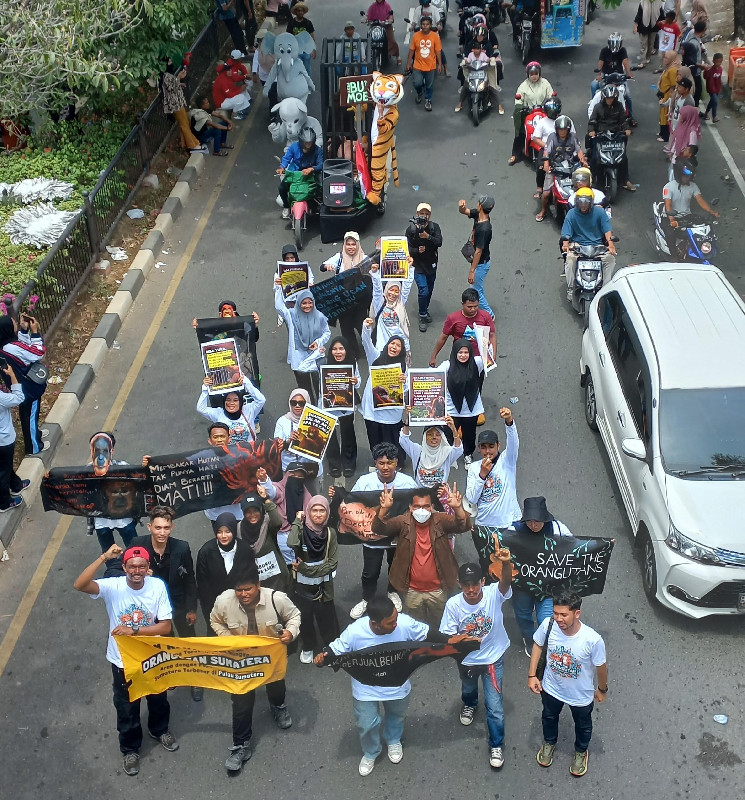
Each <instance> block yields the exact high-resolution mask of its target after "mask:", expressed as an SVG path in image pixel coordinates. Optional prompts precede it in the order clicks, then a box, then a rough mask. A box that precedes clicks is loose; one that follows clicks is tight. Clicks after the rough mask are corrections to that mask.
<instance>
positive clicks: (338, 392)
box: [318, 364, 354, 411]
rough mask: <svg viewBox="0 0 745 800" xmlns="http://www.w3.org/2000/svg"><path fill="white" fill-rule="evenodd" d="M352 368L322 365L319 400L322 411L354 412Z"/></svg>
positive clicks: (349, 365)
mask: <svg viewBox="0 0 745 800" xmlns="http://www.w3.org/2000/svg"><path fill="white" fill-rule="evenodd" d="M353 378H354V367H353V366H352V365H351V364H339V365H338V366H337V365H336V364H322V365H321V391H320V392H319V395H318V396H319V400H320V405H321V408H322V409H323V410H324V411H330V410H332V409H333V410H336V411H342V410H345V411H346V410H349V411H354V384H353V383H352V380H353Z"/></svg>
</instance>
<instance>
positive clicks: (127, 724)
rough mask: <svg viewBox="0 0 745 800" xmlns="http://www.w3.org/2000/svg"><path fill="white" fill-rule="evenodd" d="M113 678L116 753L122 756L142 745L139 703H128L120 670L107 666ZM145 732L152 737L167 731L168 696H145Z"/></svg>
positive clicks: (121, 670)
mask: <svg viewBox="0 0 745 800" xmlns="http://www.w3.org/2000/svg"><path fill="white" fill-rule="evenodd" d="M111 673H112V675H113V678H114V683H113V688H114V708H115V709H116V729H117V730H118V731H119V749H120V750H121V751H122V753H123V754H124V755H126V754H127V753H137V752H139V749H140V746H141V745H142V726H141V725H140V701H139V700H133V701H132V702H130V700H129V693H128V691H127V681H126V679H125V677H124V670H123V669H122V668H121V667H117V666H116V664H112V665H111ZM145 700H146V702H147V729H148V730H149V731H150V733H151V734H152V735H153V736H156V737H157V736H162V735H163V734H164V733H166V732H167V731H168V723H169V722H170V719H171V707H170V706H169V705H168V693H167V692H161V693H160V694H148V695H146V696H145Z"/></svg>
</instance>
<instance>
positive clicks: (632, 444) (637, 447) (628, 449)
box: [621, 438, 647, 461]
mask: <svg viewBox="0 0 745 800" xmlns="http://www.w3.org/2000/svg"><path fill="white" fill-rule="evenodd" d="M621 450H623V452H624V453H625V454H626V455H627V456H629V458H635V459H636V460H637V461H645V460H646V458H647V448H646V447H645V446H644V442H642V440H641V439H637V438H629V439H624V440H623V441H622V442H621Z"/></svg>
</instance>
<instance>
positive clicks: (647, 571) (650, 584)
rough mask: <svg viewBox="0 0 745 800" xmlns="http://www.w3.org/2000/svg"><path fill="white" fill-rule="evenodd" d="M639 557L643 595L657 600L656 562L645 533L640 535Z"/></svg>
mask: <svg viewBox="0 0 745 800" xmlns="http://www.w3.org/2000/svg"><path fill="white" fill-rule="evenodd" d="M640 536H641V539H640V541H639V555H640V557H641V567H642V586H643V587H644V594H646V595H647V597H648V598H649V599H650V600H656V599H657V560H656V559H655V555H654V545H653V544H652V539H651V538H650V536H649V534H648V533H647V531H646V530H645V531H643V532H641V533H640Z"/></svg>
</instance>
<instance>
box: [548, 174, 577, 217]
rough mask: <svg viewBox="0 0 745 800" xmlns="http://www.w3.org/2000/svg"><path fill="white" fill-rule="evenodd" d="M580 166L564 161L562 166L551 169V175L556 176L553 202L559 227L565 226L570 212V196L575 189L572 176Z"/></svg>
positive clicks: (552, 194)
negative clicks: (565, 220) (565, 219)
mask: <svg viewBox="0 0 745 800" xmlns="http://www.w3.org/2000/svg"><path fill="white" fill-rule="evenodd" d="M578 166H579V162H578V163H576V164H570V163H569V162H568V161H562V162H561V164H556V165H554V166H553V167H551V174H552V175H553V176H554V181H553V184H552V185H551V200H550V201H549V202H550V203H552V204H553V206H554V208H555V209H556V221H557V222H558V223H559V225H563V224H564V218H565V217H566V215H567V212H568V211H569V207H570V206H569V195H570V194H571V193H572V191H573V189H574V187H573V186H572V175H573V174H574V170H575V169H577V167H578Z"/></svg>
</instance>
